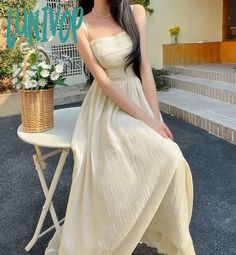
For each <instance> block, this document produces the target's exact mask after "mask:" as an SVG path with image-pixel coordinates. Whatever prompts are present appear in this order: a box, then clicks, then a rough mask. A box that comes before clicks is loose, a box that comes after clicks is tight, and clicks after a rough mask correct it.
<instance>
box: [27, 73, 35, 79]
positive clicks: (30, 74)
mask: <svg viewBox="0 0 236 255" xmlns="http://www.w3.org/2000/svg"><path fill="white" fill-rule="evenodd" d="M34 76H35V72H34V71H26V77H28V78H32V77H34Z"/></svg>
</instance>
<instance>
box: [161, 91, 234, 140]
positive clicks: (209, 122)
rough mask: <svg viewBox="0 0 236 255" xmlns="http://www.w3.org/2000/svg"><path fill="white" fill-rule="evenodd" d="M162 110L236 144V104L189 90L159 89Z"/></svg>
mask: <svg viewBox="0 0 236 255" xmlns="http://www.w3.org/2000/svg"><path fill="white" fill-rule="evenodd" d="M158 99H159V102H160V110H161V111H163V112H166V113H169V114H172V115H174V116H176V117H177V118H181V119H183V120H185V121H187V122H188V123H191V124H193V125H194V126H196V127H199V128H202V129H204V130H206V131H208V132H209V133H211V134H214V135H216V136H217V137H220V138H223V139H224V140H226V141H228V142H231V143H233V144H236V105H235V104H230V103H226V102H222V101H219V100H216V99H213V98H209V97H205V96H202V95H199V94H195V93H191V92H188V91H184V90H180V89H176V88H170V89H169V90H168V91H159V92H158Z"/></svg>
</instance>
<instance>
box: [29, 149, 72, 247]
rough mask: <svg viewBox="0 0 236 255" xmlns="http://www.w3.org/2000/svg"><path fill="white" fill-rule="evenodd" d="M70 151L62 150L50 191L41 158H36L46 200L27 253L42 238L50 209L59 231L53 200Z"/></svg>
mask: <svg viewBox="0 0 236 255" xmlns="http://www.w3.org/2000/svg"><path fill="white" fill-rule="evenodd" d="M69 151H70V149H69V148H65V149H62V152H61V156H60V159H59V161H58V164H57V167H56V170H55V173H54V176H53V179H52V182H51V185H50V188H49V190H48V188H47V184H46V181H45V178H44V176H43V172H42V168H41V165H40V163H39V158H37V157H38V156H36V157H35V159H36V169H37V172H38V174H39V179H40V182H41V185H42V187H43V191H44V194H45V197H46V200H45V203H44V205H43V209H42V212H41V215H40V217H39V221H38V224H37V227H36V230H35V233H34V236H33V238H32V239H31V241H30V242H29V243H28V245H27V246H26V247H25V250H26V251H30V250H31V248H32V247H33V246H34V244H35V243H36V242H37V240H38V238H39V236H40V232H41V229H42V226H43V223H44V221H45V218H46V215H47V213H48V210H49V208H50V213H51V216H52V219H53V223H54V224H55V227H56V229H57V227H59V222H58V219H57V216H56V213H55V210H54V207H53V205H52V198H53V195H54V192H55V190H56V187H57V183H58V181H59V178H60V175H61V172H62V169H63V167H64V164H65V161H66V158H67V156H68V154H69ZM42 157H43V156H42ZM46 232H47V231H45V233H46Z"/></svg>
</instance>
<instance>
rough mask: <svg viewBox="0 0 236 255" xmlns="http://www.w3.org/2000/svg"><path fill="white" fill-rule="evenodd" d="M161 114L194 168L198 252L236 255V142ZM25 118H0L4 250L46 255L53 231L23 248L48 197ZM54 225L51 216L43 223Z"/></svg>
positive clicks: (64, 186) (150, 254) (152, 254)
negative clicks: (23, 135) (25, 133)
mask: <svg viewBox="0 0 236 255" xmlns="http://www.w3.org/2000/svg"><path fill="white" fill-rule="evenodd" d="M69 106H76V105H75V104H74V105H69ZM57 108H59V107H57ZM162 116H163V119H164V121H165V123H166V124H167V125H168V127H169V128H170V129H171V130H172V133H173V135H174V138H175V142H176V143H177V144H178V145H179V146H180V148H181V150H182V152H183V154H184V156H185V158H186V159H187V161H188V163H189V165H190V167H191V170H192V175H193V182H194V209H193V218H192V221H191V225H190V231H191V234H192V238H193V242H194V245H195V248H196V253H197V255H235V254H236V184H235V183H236V146H234V145H232V144H230V143H227V142H225V141H224V140H222V139H220V138H217V137H215V136H213V135H210V134H208V133H207V132H206V131H204V130H201V129H199V128H196V127H194V126H192V125H190V124H188V123H185V122H184V121H182V120H180V119H177V118H175V117H173V116H170V115H168V114H165V113H162ZM20 123H21V120H20V116H19V115H18V116H12V117H4V118H0V126H1V129H0V151H1V152H0V163H1V164H0V201H1V205H0V228H1V232H0V250H1V252H0V254H2V255H26V254H31V255H43V254H44V250H45V248H46V246H47V243H48V241H49V240H50V238H51V237H52V234H53V233H49V234H47V236H46V237H43V238H41V239H40V240H39V241H38V242H37V243H36V245H35V246H34V247H33V249H32V250H31V251H30V253H27V252H26V251H25V250H24V247H25V246H26V244H27V243H28V241H29V240H30V239H31V237H32V235H33V232H34V229H35V224H36V223H37V220H38V217H39V213H40V211H41V209H42V205H43V203H44V197H43V193H42V191H41V186H40V183H39V180H38V177H37V174H36V172H35V169H34V165H33V159H32V155H33V154H34V148H33V146H32V145H29V144H26V143H24V142H22V141H21V140H19V139H18V137H17V135H16V130H17V127H18V126H19V125H20ZM46 151H47V149H45V152H46ZM57 160H58V157H57V156H56V157H55V158H54V159H50V160H49V161H48V170H46V177H47V180H48V181H50V179H51V177H52V174H53V173H52V171H50V170H53V169H55V165H56V162H57ZM72 166H73V158H72V153H70V155H69V157H68V159H67V162H66V165H65V168H64V171H63V173H62V176H61V179H60V181H59V184H58V189H57V191H56V193H55V197H54V206H55V208H56V211H57V213H58V216H59V218H63V217H64V214H65V210H66V204H67V199H68V195H69V188H70V183H71V174H72ZM51 224H52V222H51V219H50V217H49V216H48V217H47V220H46V222H45V225H44V228H47V227H48V226H49V225H51ZM156 254H157V253H156V250H155V249H152V248H149V247H147V246H146V245H145V244H138V245H137V247H136V249H135V251H134V252H133V254H132V255H156Z"/></svg>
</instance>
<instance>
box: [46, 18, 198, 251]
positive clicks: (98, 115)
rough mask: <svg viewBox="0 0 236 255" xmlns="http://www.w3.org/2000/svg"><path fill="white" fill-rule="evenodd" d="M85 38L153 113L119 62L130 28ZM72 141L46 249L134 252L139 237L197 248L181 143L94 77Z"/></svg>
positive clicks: (162, 245)
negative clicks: (62, 196) (66, 188)
mask: <svg viewBox="0 0 236 255" xmlns="http://www.w3.org/2000/svg"><path fill="white" fill-rule="evenodd" d="M83 25H84V23H83ZM85 28H86V27H85ZM90 45H91V48H92V50H93V52H94V54H95V57H96V58H97V60H98V61H99V62H100V64H101V65H102V67H103V68H104V69H105V71H106V72H107V74H108V76H109V77H110V78H111V79H112V80H113V81H114V85H115V86H118V87H119V88H121V89H122V91H123V92H124V93H125V94H126V95H127V96H128V97H129V98H130V100H132V101H134V102H135V103H136V104H138V105H139V106H140V107H142V108H143V109H145V110H146V112H147V113H148V114H149V115H151V116H153V113H152V111H151V108H150V107H149V104H148V102H147V100H146V98H145V95H144V93H143V90H142V84H141V81H140V79H139V78H138V77H137V76H136V75H135V73H134V72H133V70H132V68H128V71H127V73H126V72H125V71H124V69H123V67H124V65H125V61H124V59H123V58H124V57H125V56H126V55H127V54H129V53H130V52H131V50H132V40H131V39H130V37H129V35H128V34H127V33H126V32H125V31H123V32H120V33H118V34H117V35H115V36H109V37H102V38H98V39H95V40H92V41H91V42H90ZM162 121H163V119H162ZM71 148H72V151H73V156H74V167H73V176H72V184H71V190H70V196H69V201H68V204H67V211H66V216H65V222H64V225H63V226H62V227H61V231H59V232H58V233H55V234H54V236H53V238H52V239H51V241H50V242H49V244H48V247H47V249H46V251H45V255H131V253H132V251H133V250H134V249H135V247H136V246H137V244H138V243H139V242H144V243H146V244H147V245H149V246H151V247H156V248H158V250H159V252H160V253H165V254H168V255H194V254H195V251H194V246H193V243H192V239H191V235H190V232H189V223H190V219H191V215H192V206H193V183H192V175H191V170H190V167H189V165H188V163H187V162H186V160H185V158H184V156H183V154H182V152H181V150H180V148H179V146H178V145H177V144H176V143H175V142H174V141H172V140H171V139H167V138H164V137H162V136H161V135H160V134H159V133H158V132H156V131H155V130H153V129H152V128H150V127H149V126H148V125H146V124H145V123H144V122H143V121H141V120H139V119H136V118H134V117H132V116H131V115H129V114H128V113H126V112H125V111H123V110H121V109H120V108H119V107H118V106H117V105H116V104H115V103H114V102H113V101H112V100H111V99H110V98H109V97H108V96H107V95H106V94H105V93H104V92H103V91H102V90H101V88H100V86H99V85H98V84H97V82H96V80H94V81H93V83H92V85H91V87H90V88H89V91H88V92H87V95H86V98H85V99H84V101H83V104H82V108H81V110H80V114H79V117H78V119H77V122H76V125H75V129H74V134H73V138H72V143H71Z"/></svg>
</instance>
